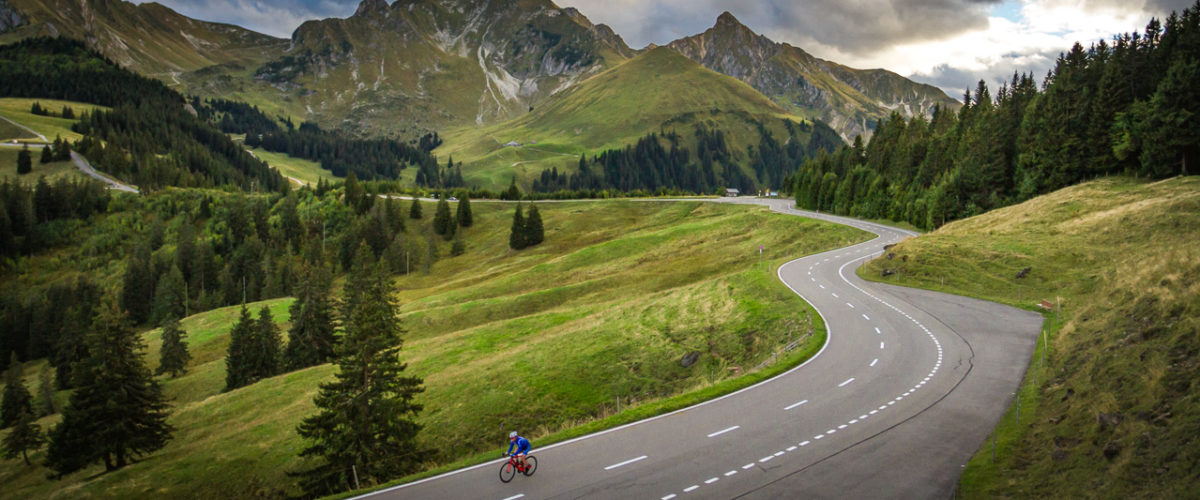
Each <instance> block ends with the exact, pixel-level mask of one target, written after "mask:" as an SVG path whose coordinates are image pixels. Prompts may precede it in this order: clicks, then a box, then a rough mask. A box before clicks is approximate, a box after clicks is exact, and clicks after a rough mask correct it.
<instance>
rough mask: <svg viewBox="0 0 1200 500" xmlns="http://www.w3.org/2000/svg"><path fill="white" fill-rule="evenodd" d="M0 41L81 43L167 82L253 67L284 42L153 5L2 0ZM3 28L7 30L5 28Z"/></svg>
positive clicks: (111, 1)
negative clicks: (208, 70)
mask: <svg viewBox="0 0 1200 500" xmlns="http://www.w3.org/2000/svg"><path fill="white" fill-rule="evenodd" d="M6 17H7V18H9V19H18V18H19V19H20V22H17V23H5V22H3V21H0V43H8V42H12V41H16V40H19V39H24V38H29V37H33V36H65V37H69V38H74V39H78V40H85V41H87V43H88V46H89V47H91V48H92V49H94V50H96V51H98V52H100V53H101V54H104V55H105V57H107V58H109V59H111V60H112V61H114V62H116V63H118V64H120V65H122V66H124V67H126V68H128V69H131V70H134V71H137V72H139V73H142V74H144V75H148V76H154V77H156V78H159V79H161V80H163V81H165V82H166V83H168V84H171V83H178V80H177V77H178V76H179V75H180V74H181V73H185V72H189V71H195V70H198V69H201V68H205V67H209V66H214V65H227V66H229V67H244V66H255V65H257V64H259V63H261V62H262V61H264V60H266V59H267V58H269V57H271V55H272V54H275V53H279V52H281V51H282V50H283V49H284V48H285V46H286V41H285V40H280V39H278V38H274V37H270V36H267V35H263V34H260V33H256V32H253V31H250V30H247V29H244V28H241V27H238V26H233V25H228V24H218V23H210V22H204V21H197V20H195V19H191V18H189V17H186V16H183V15H180V14H179V13H177V12H175V11H173V10H171V9H169V8H167V7H164V6H163V5H161V4H158V3H143V4H134V3H130V2H126V1H123V0H87V1H80V0H3V1H0V18H6ZM6 24H7V26H6Z"/></svg>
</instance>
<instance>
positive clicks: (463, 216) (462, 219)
mask: <svg viewBox="0 0 1200 500" xmlns="http://www.w3.org/2000/svg"><path fill="white" fill-rule="evenodd" d="M455 215H456V216H457V219H458V225H459V226H460V227H471V224H474V223H475V219H474V217H473V216H472V215H471V197H470V196H468V195H467V194H466V193H463V195H462V199H460V200H458V212H457V213H456V214H455Z"/></svg>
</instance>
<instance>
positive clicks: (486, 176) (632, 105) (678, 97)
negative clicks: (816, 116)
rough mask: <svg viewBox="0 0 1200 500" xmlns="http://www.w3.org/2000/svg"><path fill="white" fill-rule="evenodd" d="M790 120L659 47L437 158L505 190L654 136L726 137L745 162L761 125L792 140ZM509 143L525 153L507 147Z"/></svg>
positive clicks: (466, 138) (466, 131)
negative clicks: (701, 131) (715, 133)
mask: <svg viewBox="0 0 1200 500" xmlns="http://www.w3.org/2000/svg"><path fill="white" fill-rule="evenodd" d="M785 119H792V120H798V119H796V118H795V117H792V116H791V115H789V114H787V113H786V112H785V111H784V110H783V109H782V108H780V107H779V106H777V105H775V103H773V102H771V101H770V100H769V99H767V98H766V97H763V95H762V94H760V93H758V92H757V91H755V90H754V89H753V88H750V86H749V85H746V84H744V83H742V82H740V81H738V80H736V79H733V78H730V77H727V76H724V75H721V74H719V73H716V72H714V71H711V70H708V69H705V68H704V67H703V66H700V65H699V64H696V63H695V62H693V61H691V60H689V59H687V58H686V57H683V56H681V55H679V54H678V53H676V52H674V51H672V50H670V49H668V48H666V47H659V48H655V49H652V50H650V51H647V52H645V53H643V54H641V55H639V56H638V57H636V58H634V59H631V60H629V61H628V62H626V63H624V64H622V65H620V66H617V67H616V68H613V69H611V70H609V71H606V72H604V73H602V74H600V75H597V76H595V77H592V78H590V79H588V80H587V81H584V82H583V83H580V84H579V85H577V86H576V87H574V88H572V89H570V90H568V91H566V92H563V93H562V94H560V95H558V96H556V98H555V99H553V100H551V101H549V102H547V103H546V104H545V105H544V106H541V107H536V108H534V109H533V111H531V112H529V113H527V114H525V115H523V116H521V117H518V118H515V119H512V120H509V121H507V122H503V123H499V124H496V125H492V126H488V127H462V128H459V129H454V130H449V131H447V132H445V133H443V134H442V137H443V139H444V140H445V143H444V144H443V145H442V146H441V147H440V148H438V149H437V150H435V151H434V152H435V154H437V155H438V156H439V157H440V158H446V157H452V158H454V160H455V161H456V162H459V161H461V162H463V163H464V176H465V177H466V178H467V182H468V184H472V183H478V184H480V185H482V186H485V187H503V186H505V185H507V184H508V182H509V179H510V177H511V176H512V175H514V174H515V175H516V177H517V181H518V183H522V182H527V181H528V179H530V178H531V177H533V176H536V175H538V174H540V173H541V171H542V170H543V169H548V168H551V167H557V168H558V169H559V170H560V171H571V170H573V169H574V168H575V166H576V164H577V163H578V161H579V156H578V155H580V154H595V153H598V152H599V151H602V150H605V149H613V148H621V147H624V146H626V145H628V144H632V143H634V142H636V141H637V140H638V139H640V138H641V137H643V136H645V135H647V134H649V133H652V132H660V131H669V130H674V131H677V132H678V133H679V134H680V135H681V136H682V137H683V138H684V139H685V140H690V139H691V138H692V137H693V135H694V134H693V132H692V131H693V130H695V128H696V127H700V126H703V127H708V128H712V129H717V130H723V131H725V133H726V134H727V136H728V137H729V142H730V143H731V144H730V147H729V149H730V151H733V152H734V153H735V154H740V155H743V156H744V152H745V149H746V146H747V145H750V144H757V143H758V129H757V126H756V125H755V124H754V121H755V120H757V121H761V122H763V123H765V124H767V125H768V126H770V127H771V129H772V131H773V132H774V134H775V136H776V137H786V136H787V134H786V133H785V132H782V128H783V127H782V125H781V124H782V120H785ZM510 141H515V142H517V143H520V144H521V146H519V147H512V146H506V144H508V143H509V142H510ZM535 142H536V144H535Z"/></svg>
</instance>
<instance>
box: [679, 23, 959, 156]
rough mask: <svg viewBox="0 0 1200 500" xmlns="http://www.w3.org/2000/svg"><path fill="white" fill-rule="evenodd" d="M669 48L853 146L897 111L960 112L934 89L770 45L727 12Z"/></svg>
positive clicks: (911, 113)
mask: <svg viewBox="0 0 1200 500" xmlns="http://www.w3.org/2000/svg"><path fill="white" fill-rule="evenodd" d="M668 46H669V47H671V48H672V49H674V50H676V51H679V53H681V54H684V55H686V56H687V57H689V58H691V59H692V60H695V61H697V62H699V63H701V64H703V65H704V66H705V67H707V68H709V69H712V70H714V71H717V72H720V73H722V74H726V75H730V76H732V77H734V78H737V79H740V80H742V81H744V82H746V83H748V84H750V85H751V86H752V87H754V88H755V89H757V90H758V91H760V92H762V93H763V94H765V95H766V96H768V97H770V98H771V100H773V101H775V102H776V103H777V104H779V105H780V106H782V107H783V108H784V109H786V110H788V112H791V113H794V114H796V115H798V116H803V117H806V118H815V119H820V120H821V121H824V122H826V123H828V124H829V125H830V126H831V127H833V129H834V130H837V131H838V133H840V134H841V135H842V137H843V138H845V139H847V140H848V141H849V140H852V139H853V138H854V136H856V135H859V134H863V135H867V136H869V135H870V133H871V131H872V130H873V129H874V126H875V125H874V123H875V122H876V121H878V120H879V119H881V118H886V117H888V116H889V115H890V114H891V113H892V111H893V110H899V111H900V112H901V113H902V114H903V115H904V116H914V115H925V116H929V115H930V114H931V113H932V110H933V107H934V106H937V105H940V106H942V107H951V108H957V106H958V102H957V101H955V100H954V99H951V98H950V97H949V96H947V95H946V94H945V92H942V91H941V90H939V89H938V88H936V87H933V86H931V85H924V84H919V83H915V82H913V81H911V80H908V79H907V78H904V77H902V76H900V75H897V74H895V73H892V72H890V71H886V70H882V69H870V70H860V69H854V68H849V67H846V66H843V65H840V64H837V63H833V62H829V61H825V60H821V59H818V58H816V57H813V56H812V55H810V54H809V53H807V52H805V51H804V50H803V49H800V48H798V47H793V46H791V45H788V44H786V43H776V42H774V41H771V40H770V39H768V38H767V37H765V36H762V35H759V34H757V33H754V32H753V31H752V30H751V29H750V28H748V27H746V26H745V25H743V24H741V22H739V21H738V20H737V18H735V17H734V16H733V15H732V14H730V13H728V12H725V13H723V14H721V16H720V17H718V18H717V23H716V24H715V25H714V26H713V27H712V28H710V29H708V30H707V31H705V32H704V33H701V34H698V35H693V36H690V37H686V38H681V39H679V40H676V41H674V42H671V43H670V44H669V45H668Z"/></svg>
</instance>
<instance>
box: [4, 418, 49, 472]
mask: <svg viewBox="0 0 1200 500" xmlns="http://www.w3.org/2000/svg"><path fill="white" fill-rule="evenodd" d="M45 442H46V436H45V435H44V434H42V428H41V426H39V425H38V424H35V423H34V422H33V415H31V414H30V413H29V412H27V411H23V412H21V415H20V416H19V417H17V423H16V424H15V425H13V428H12V431H9V433H8V435H7V436H5V437H4V444H3V447H4V458H9V459H12V458H17V455H20V456H21V458H24V459H25V465H33V462H30V461H29V452H30V451H37V449H38V448H41V447H42V444H43V443H45Z"/></svg>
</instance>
